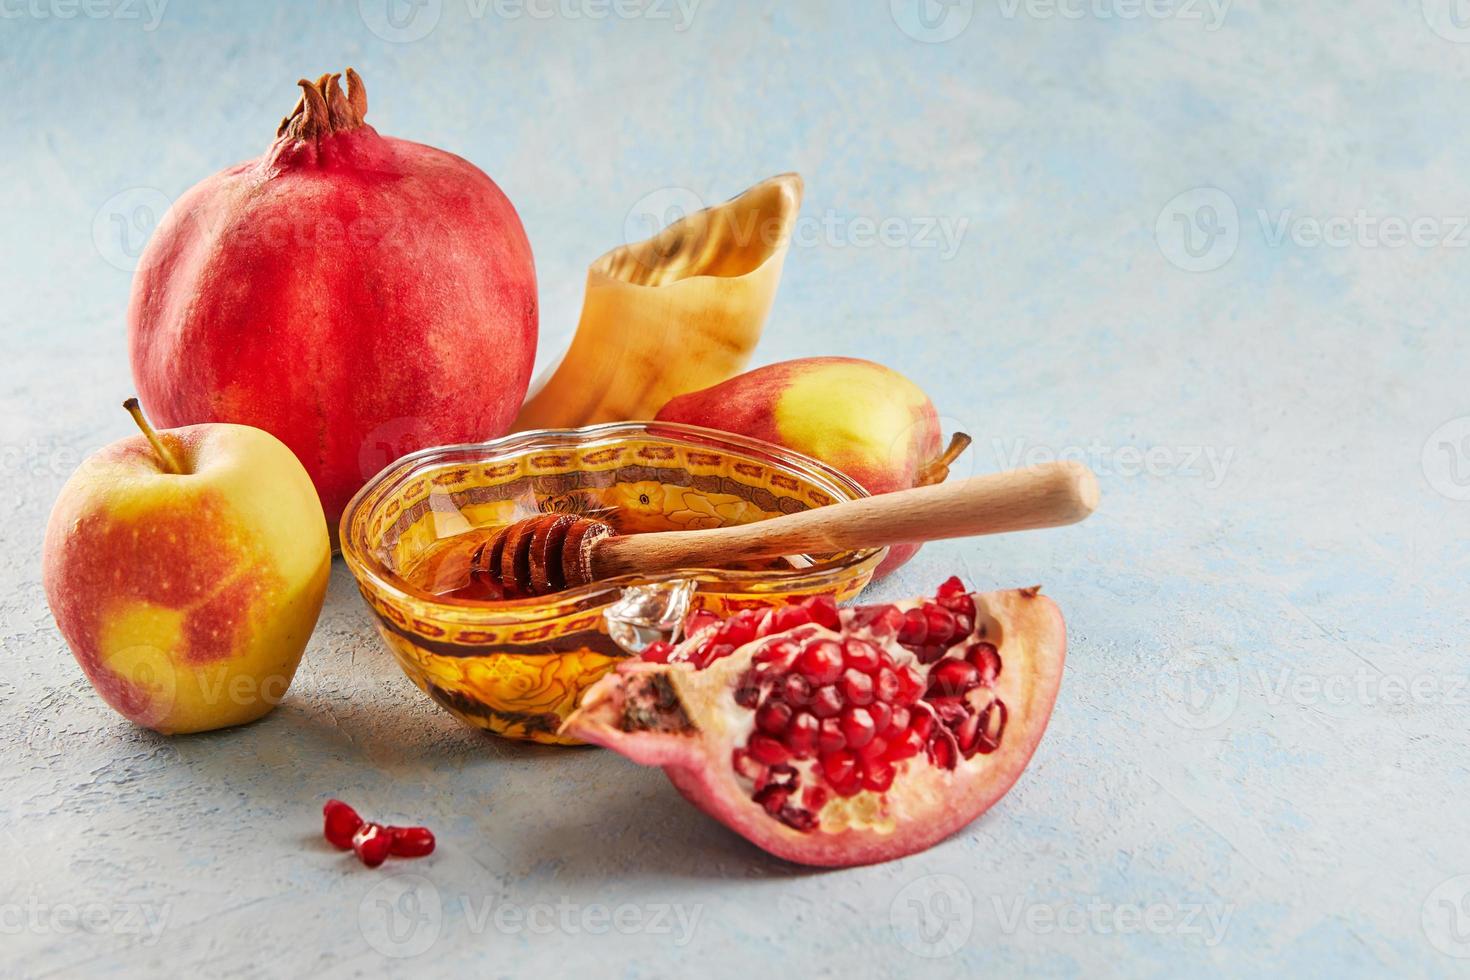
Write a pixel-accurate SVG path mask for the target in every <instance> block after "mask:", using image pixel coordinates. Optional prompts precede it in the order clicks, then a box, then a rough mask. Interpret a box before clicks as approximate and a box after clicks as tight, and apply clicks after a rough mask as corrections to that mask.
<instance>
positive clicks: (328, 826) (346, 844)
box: [322, 800, 362, 851]
mask: <svg viewBox="0 0 1470 980" xmlns="http://www.w3.org/2000/svg"><path fill="white" fill-rule="evenodd" d="M322 818H323V820H322V836H324V837H325V838H326V839H327V840H328V841H329V842H330V843H331V845H332V846H333V847H335V848H337V849H338V850H341V851H348V850H351V849H352V836H353V835H354V834H356V833H357V831H358V830H359V829H360V828H361V827H362V817H359V816H358V815H357V811H356V810H354V809H352V807H350V806H348V805H347V804H346V803H343V802H342V801H341V800H328V801H327V802H326V805H325V806H323V807H322Z"/></svg>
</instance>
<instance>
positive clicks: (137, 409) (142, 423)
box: [123, 398, 184, 473]
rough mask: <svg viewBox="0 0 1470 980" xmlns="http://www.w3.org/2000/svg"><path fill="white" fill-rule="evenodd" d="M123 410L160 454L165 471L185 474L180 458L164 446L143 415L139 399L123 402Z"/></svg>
mask: <svg viewBox="0 0 1470 980" xmlns="http://www.w3.org/2000/svg"><path fill="white" fill-rule="evenodd" d="M123 408H125V409H127V410H128V414H129V415H131V416H132V417H133V421H134V422H136V423H138V428H140V429H142V430H143V435H144V436H146V437H147V439H148V443H149V445H151V446H152V447H153V451H154V452H155V453H157V454H158V458H159V459H160V460H161V461H162V462H163V468H164V471H165V472H168V473H183V472H184V468H183V467H182V466H180V465H179V461H178V458H177V457H175V456H174V454H173V452H172V451H171V450H170V449H169V448H168V446H166V445H164V442H163V439H162V437H160V436H159V434H158V431H157V430H156V429H154V428H153V426H151V425H149V424H148V419H147V417H146V416H144V415H143V406H141V405H139V404H138V399H137V398H129V399H128V400H127V401H125V402H123Z"/></svg>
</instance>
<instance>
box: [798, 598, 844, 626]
mask: <svg viewBox="0 0 1470 980" xmlns="http://www.w3.org/2000/svg"><path fill="white" fill-rule="evenodd" d="M806 608H807V613H808V614H809V615H810V616H811V618H812V622H814V623H816V624H817V625H819V626H825V627H827V628H828V629H829V630H837V629H840V628H841V626H842V617H841V616H840V615H839V613H838V612H837V603H836V602H834V601H833V599H832V597H831V596H829V595H819V596H813V597H812V598H810V599H808V600H807V601H806Z"/></svg>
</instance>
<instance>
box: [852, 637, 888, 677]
mask: <svg viewBox="0 0 1470 980" xmlns="http://www.w3.org/2000/svg"><path fill="white" fill-rule="evenodd" d="M842 659H843V660H844V661H846V663H847V666H848V667H850V668H852V669H853V670H858V671H861V672H863V673H864V674H871V673H872V672H873V671H875V670H877V669H878V668H879V667H880V666H882V663H883V661H882V660H881V659H879V655H878V648H877V647H875V646H873V644H871V643H868V642H867V641H866V640H858V639H848V640H847V641H845V642H844V643H843V644H842Z"/></svg>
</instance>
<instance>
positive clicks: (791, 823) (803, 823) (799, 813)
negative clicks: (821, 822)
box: [779, 806, 817, 830]
mask: <svg viewBox="0 0 1470 980" xmlns="http://www.w3.org/2000/svg"><path fill="white" fill-rule="evenodd" d="M779 818H780V820H781V822H782V823H784V824H785V825H786V826H788V827H790V828H791V829H792V830H812V829H814V828H815V827H816V826H817V818H816V817H815V816H814V815H813V814H811V813H810V812H808V811H806V810H803V809H801V808H799V807H794V806H787V807H782V808H781V813H780V814H779Z"/></svg>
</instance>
